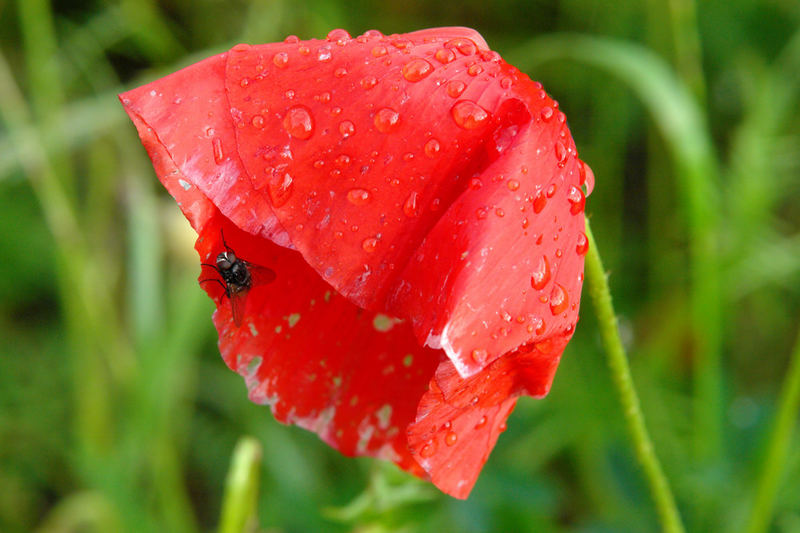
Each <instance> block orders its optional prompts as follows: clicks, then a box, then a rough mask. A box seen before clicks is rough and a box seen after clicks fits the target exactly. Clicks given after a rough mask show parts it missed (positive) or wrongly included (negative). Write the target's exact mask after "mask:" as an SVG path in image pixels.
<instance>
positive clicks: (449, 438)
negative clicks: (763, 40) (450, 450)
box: [444, 431, 458, 446]
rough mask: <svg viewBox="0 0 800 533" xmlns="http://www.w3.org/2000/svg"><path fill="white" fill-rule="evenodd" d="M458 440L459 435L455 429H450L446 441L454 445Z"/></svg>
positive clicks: (449, 444)
mask: <svg viewBox="0 0 800 533" xmlns="http://www.w3.org/2000/svg"><path fill="white" fill-rule="evenodd" d="M456 442H458V435H457V434H456V432H455V431H449V432H448V433H447V435H445V437H444V443H445V444H447V445H448V446H453V445H454V444H455V443H456Z"/></svg>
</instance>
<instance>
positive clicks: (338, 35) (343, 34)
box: [328, 29, 350, 42]
mask: <svg viewBox="0 0 800 533" xmlns="http://www.w3.org/2000/svg"><path fill="white" fill-rule="evenodd" d="M348 39H350V34H349V33H347V30H343V29H335V30H331V31H329V32H328V40H329V41H332V42H338V41H347V40H348Z"/></svg>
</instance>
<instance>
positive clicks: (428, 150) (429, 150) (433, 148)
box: [424, 139, 442, 158]
mask: <svg viewBox="0 0 800 533" xmlns="http://www.w3.org/2000/svg"><path fill="white" fill-rule="evenodd" d="M441 148H442V146H441V144H439V141H438V140H436V139H429V140H428V142H426V143H425V148H424V151H425V155H426V156H428V157H430V158H434V157H436V156H437V155H438V154H439V150H441Z"/></svg>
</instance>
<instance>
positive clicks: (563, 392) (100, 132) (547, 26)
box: [0, 0, 800, 533]
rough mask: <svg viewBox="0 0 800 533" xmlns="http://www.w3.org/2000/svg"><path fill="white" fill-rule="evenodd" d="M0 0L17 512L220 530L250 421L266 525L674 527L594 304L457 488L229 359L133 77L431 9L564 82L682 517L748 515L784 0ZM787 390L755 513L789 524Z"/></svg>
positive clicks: (771, 330) (754, 481)
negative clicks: (666, 517)
mask: <svg viewBox="0 0 800 533" xmlns="http://www.w3.org/2000/svg"><path fill="white" fill-rule="evenodd" d="M0 20H2V22H3V24H0V213H1V215H0V221H2V223H1V224H0V256H2V257H3V258H4V260H3V261H0V338H2V339H3V341H2V342H0V531H4V532H18V531H31V530H36V531H41V532H70V531H117V530H119V531H175V532H180V531H186V532H189V531H198V530H202V531H210V530H213V529H215V528H216V527H217V525H218V523H219V521H220V517H221V513H222V505H223V504H222V502H223V501H224V497H223V490H224V487H225V478H226V472H227V469H228V466H229V463H230V461H231V454H232V451H233V449H234V446H235V443H236V442H237V441H238V440H239V438H240V437H241V436H243V435H252V436H254V437H256V439H257V441H259V442H261V443H262V445H263V447H264V448H263V458H262V462H261V464H262V468H261V480H260V481H261V487H260V492H259V501H258V505H257V513H258V517H259V518H258V523H259V526H258V527H259V528H260V529H261V530H263V531H350V530H352V531H360V532H367V531H370V532H372V531H464V532H472V531H475V532H478V531H515V532H524V531H531V532H550V531H552V532H557V531H581V532H586V533H589V532H592V533H600V532H611V531H614V532H639V531H642V532H644V531H656V530H658V527H659V526H658V521H657V517H656V514H655V511H654V508H653V505H652V502H651V500H650V497H649V494H648V492H647V489H646V486H645V483H644V481H643V479H642V477H641V472H640V471H639V470H638V467H637V465H636V462H635V460H634V458H633V454H632V452H631V449H630V445H629V444H628V442H627V440H626V435H625V430H624V427H623V424H622V416H621V414H620V412H619V407H618V404H617V400H616V397H615V394H614V391H613V389H612V386H611V381H610V378H609V377H608V372H607V370H606V368H605V362H604V359H603V356H602V353H601V348H600V344H599V340H598V334H597V327H596V324H595V319H594V318H593V316H592V313H591V310H590V306H589V305H587V304H586V303H585V304H584V313H583V317H582V320H581V323H580V324H579V327H578V329H577V333H576V335H575V338H574V340H573V341H572V343H571V344H570V346H569V347H568V349H567V352H566V354H565V356H564V359H563V363H562V366H561V368H560V370H559V372H558V375H557V377H556V381H555V384H554V387H553V390H552V392H551V394H550V396H549V397H548V398H547V399H545V400H542V401H533V400H523V401H521V402H520V405H519V407H518V408H517V411H516V412H515V413H514V415H513V416H512V419H511V421H510V423H509V424H508V428H509V429H508V431H507V432H506V433H505V434H504V435H503V436H502V438H501V439H500V441H499V443H498V446H497V449H496V451H495V452H494V454H493V455H492V457H491V459H490V461H489V463H488V464H487V466H486V468H485V470H484V472H483V474H482V476H481V478H480V480H479V482H478V484H477V486H476V488H475V490H474V492H473V494H472V496H471V497H470V499H469V500H467V501H466V502H461V501H456V500H453V499H451V498H448V497H446V496H442V495H440V494H438V493H437V492H435V491H433V490H430V487H429V486H428V485H426V484H423V483H421V482H417V481H415V480H412V479H410V478H409V477H408V476H406V475H405V474H402V473H399V472H398V471H397V470H396V469H395V468H394V467H393V466H391V465H383V464H378V463H375V462H373V461H371V460H367V459H348V458H344V457H341V456H340V455H339V454H338V453H336V452H334V451H332V450H330V449H329V448H328V447H327V446H326V445H324V444H322V443H321V442H320V441H319V440H318V439H317V438H316V436H314V435H312V434H309V433H307V432H304V431H302V430H299V429H297V428H286V427H283V426H280V425H278V424H277V423H275V422H274V420H272V419H271V416H270V414H269V412H268V410H267V409H265V408H263V407H259V406H255V405H251V404H250V403H249V402H248V401H247V399H246V394H245V387H244V386H243V385H242V383H241V380H240V378H239V377H238V376H236V375H235V374H234V373H232V372H230V371H229V370H228V369H227V368H226V367H225V365H224V364H223V363H222V362H221V361H220V358H219V355H218V352H217V350H216V347H215V337H214V330H213V327H212V325H211V321H210V319H209V316H210V313H211V310H212V304H211V302H210V301H208V299H207V298H206V297H205V295H204V294H203V293H202V291H201V290H199V289H198V288H197V286H196V284H195V283H196V280H195V276H196V275H197V273H198V265H197V260H196V257H195V256H194V252H193V250H192V236H191V234H190V231H189V228H188V224H186V222H185V221H183V219H182V217H181V215H180V214H179V210H178V209H177V208H176V207H175V206H174V203H173V202H172V200H171V199H170V198H168V197H167V195H166V193H165V192H164V191H163V190H162V189H161V187H160V185H159V184H158V182H157V180H156V179H155V176H154V175H153V172H152V169H151V167H150V164H149V161H148V160H147V158H146V155H145V152H144V150H143V149H142V148H141V146H140V144H139V142H138V140H137V137H136V134H135V131H134V128H133V126H132V125H131V124H130V123H129V122H128V120H127V117H126V116H125V115H124V113H123V111H122V109H121V108H120V106H119V105H118V102H117V101H116V97H115V95H116V93H118V92H120V91H122V90H124V89H126V88H130V87H133V86H136V85H138V84H141V83H144V82H147V81H151V80H153V79H155V78H157V77H159V76H161V75H163V74H165V73H167V72H170V71H173V70H175V69H177V68H179V67H181V66H184V65H186V64H189V63H191V62H193V61H196V60H198V59H200V58H203V57H206V56H208V55H210V54H212V53H216V52H219V51H222V50H225V49H227V48H229V47H230V46H232V45H233V44H235V43H237V42H242V41H244V42H269V41H275V40H282V39H283V38H284V37H285V36H286V35H288V34H297V35H299V36H300V37H301V38H311V37H323V36H324V35H325V34H327V32H328V31H329V30H330V29H332V28H335V27H342V28H346V29H347V30H349V31H350V33H351V34H353V35H356V34H359V33H362V32H363V31H365V30H367V29H370V28H377V29H380V30H381V31H383V32H384V33H387V34H388V33H393V32H405V31H411V30H414V29H419V28H422V27H431V26H439V25H467V26H472V27H475V28H476V29H478V30H479V31H481V33H482V34H483V35H484V37H485V38H486V40H487V41H488V42H489V43H490V44H491V45H492V47H493V48H495V49H496V50H498V51H499V52H501V54H503V55H504V57H507V58H508V59H509V60H511V61H513V62H515V63H517V64H518V65H519V66H521V67H522V68H523V69H526V70H527V71H528V72H529V74H531V76H532V77H533V78H534V79H537V80H540V81H542V82H543V83H544V84H545V87H546V88H547V89H548V91H549V92H550V93H551V94H553V95H555V96H556V98H558V99H559V101H560V103H561V108H562V109H564V110H565V112H566V113H567V116H568V117H569V120H570V126H571V129H572V132H573V135H574V137H575V139H576V143H577V145H578V150H579V152H580V154H581V157H582V159H584V160H585V161H587V162H588V163H589V164H590V165H591V167H592V168H593V170H594V173H595V175H596V177H597V188H596V190H595V192H594V193H593V194H592V196H591V198H590V200H589V202H588V204H587V206H588V209H587V213H588V214H589V216H590V217H591V218H592V222H593V228H594V233H595V235H596V238H597V240H598V243H599V248H600V251H601V255H602V256H603V259H604V262H605V264H606V267H607V268H608V269H609V270H610V272H611V277H610V282H611V285H612V292H613V294H614V297H615V304H616V308H617V312H618V313H620V327H621V331H622V333H623V335H624V341H625V342H626V347H627V349H628V351H629V353H630V356H631V359H632V365H633V371H634V377H635V380H636V383H637V386H638V389H639V392H640V395H641V399H642V404H643V408H644V412H645V415H646V416H647V420H648V424H649V428H650V430H651V432H652V434H653V437H654V441H655V446H656V449H657V451H658V453H659V455H660V457H661V459H662V461H663V463H664V467H665V470H666V473H667V475H668V477H669V478H670V480H671V482H672V485H673V490H674V492H675V494H676V497H677V500H678V504H679V507H680V508H681V511H682V513H683V515H684V518H685V521H686V523H687V526H688V528H689V530H691V531H697V532H706V531H741V530H743V528H744V527H745V525H746V524H747V523H748V516H751V509H752V508H753V501H754V499H755V493H756V492H757V490H759V489H757V487H759V486H760V485H759V481H758V480H759V479H760V476H761V475H762V474H761V472H762V471H763V466H762V464H763V462H764V457H765V450H766V449H767V448H768V442H769V436H770V434H771V433H770V432H771V427H772V424H773V419H774V412H775V410H776V406H777V405H778V403H779V394H780V390H781V386H782V381H783V378H784V376H785V375H786V374H787V368H788V366H789V356H790V353H792V349H793V348H792V347H793V343H794V339H795V337H796V333H797V329H798V326H799V325H800V320H798V317H800V113H798V108H800V98H799V96H800V4H798V3H797V2H796V1H795V0H769V1H767V0H762V1H760V2H758V1H747V0H731V1H726V2H722V1H718V0H711V1H708V2H701V3H693V2H692V1H691V0H670V1H669V2H658V1H656V0H649V1H643V2H629V3H625V2H621V3H617V4H613V3H609V2H592V1H590V0H563V1H561V2H543V1H529V2H524V1H521V0H500V1H497V2H486V1H484V0H464V1H462V2H458V3H455V4H454V3H434V2H420V1H418V0H417V1H414V0H411V1H405V2H394V3H392V2H375V3H373V2H368V1H366V0H355V1H351V2H345V1H341V0H295V1H292V2H286V1H282V0H273V1H266V0H254V1H244V0H239V1H230V2H216V1H212V0H199V1H188V0H166V1H162V2H154V1H152V0H118V1H113V2H100V1H94V2H79V1H76V0H61V1H59V2H53V3H48V2H47V0H19V1H18V2H0ZM796 351H797V350H796ZM798 357H800V355H799V356H798ZM787 390H788V389H787ZM784 404H785V405H788V406H789V407H788V408H787V409H786V415H785V420H786V424H788V425H786V428H788V430H787V431H788V433H787V437H786V438H791V439H792V440H790V441H787V442H790V443H791V445H790V446H789V447H788V454H787V455H786V460H785V461H779V462H778V466H779V472H778V475H777V481H776V483H777V485H776V492H775V497H774V500H773V499H772V498H769V500H770V502H772V503H774V512H773V513H769V510H767V511H766V513H767V514H766V517H765V518H764V520H765V523H764V524H763V525H760V526H759V525H755V526H753V528H754V529H751V531H765V530H769V531H777V532H790V531H800V483H798V482H797V479H800V451H798V450H800V446H798V442H799V441H798V439H797V437H796V436H794V437H792V432H791V429H792V427H793V425H794V424H795V423H796V422H797V413H796V409H795V410H793V409H791V407H792V405H793V404H792V403H791V402H790V401H786V402H784ZM794 407H795V408H796V406H794ZM769 507H772V505H770V506H769Z"/></svg>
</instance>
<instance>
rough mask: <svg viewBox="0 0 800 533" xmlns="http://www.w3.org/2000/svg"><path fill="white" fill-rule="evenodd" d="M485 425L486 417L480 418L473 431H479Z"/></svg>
mask: <svg viewBox="0 0 800 533" xmlns="http://www.w3.org/2000/svg"><path fill="white" fill-rule="evenodd" d="M485 425H486V417H485V416H482V417H481V419H480V420H478V423H477V424H475V429H481V428H482V427H483V426H485Z"/></svg>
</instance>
